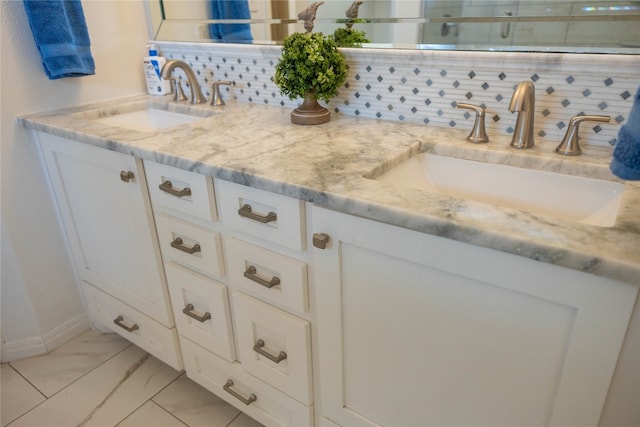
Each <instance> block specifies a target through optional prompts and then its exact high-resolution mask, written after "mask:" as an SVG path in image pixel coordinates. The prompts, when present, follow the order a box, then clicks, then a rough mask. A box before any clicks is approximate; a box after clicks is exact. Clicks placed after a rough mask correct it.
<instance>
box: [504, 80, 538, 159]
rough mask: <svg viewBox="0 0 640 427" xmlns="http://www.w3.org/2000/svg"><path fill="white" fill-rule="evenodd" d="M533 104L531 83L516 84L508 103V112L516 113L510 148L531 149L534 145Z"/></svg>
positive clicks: (533, 93)
mask: <svg viewBox="0 0 640 427" xmlns="http://www.w3.org/2000/svg"><path fill="white" fill-rule="evenodd" d="M535 102H536V100H535V86H534V85H533V83H531V82H530V81H523V82H520V83H518V85H517V86H516V88H515V90H514V92H513V96H512V97H511V102H510V103H509V111H511V112H512V113H515V112H517V113H518V116H517V117H516V125H515V128H514V131H513V138H511V146H512V147H514V148H531V147H533V145H534V144H535V140H534V137H533V117H534V110H535Z"/></svg>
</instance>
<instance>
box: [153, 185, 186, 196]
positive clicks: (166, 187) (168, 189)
mask: <svg viewBox="0 0 640 427" xmlns="http://www.w3.org/2000/svg"><path fill="white" fill-rule="evenodd" d="M158 188H159V189H160V190H162V191H164V192H165V193H169V194H171V195H172V196H176V197H185V196H190V195H191V189H190V188H189V187H186V188H183V189H182V190H176V189H174V188H173V184H171V181H165V182H163V183H162V184H160V185H159V186H158Z"/></svg>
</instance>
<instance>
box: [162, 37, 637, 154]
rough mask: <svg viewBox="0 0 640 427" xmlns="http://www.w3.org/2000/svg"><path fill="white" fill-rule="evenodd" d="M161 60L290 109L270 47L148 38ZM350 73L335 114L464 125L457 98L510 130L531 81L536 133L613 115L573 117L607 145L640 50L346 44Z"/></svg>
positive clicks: (620, 118)
mask: <svg viewBox="0 0 640 427" xmlns="http://www.w3.org/2000/svg"><path fill="white" fill-rule="evenodd" d="M156 45H157V46H158V47H159V49H160V51H161V52H162V54H163V55H164V56H166V57H167V58H169V59H183V60H185V61H186V62H187V63H188V64H189V65H190V66H191V67H192V68H193V69H194V70H195V71H196V73H197V75H198V78H199V80H200V84H201V85H202V88H203V92H204V93H205V94H206V95H207V97H210V96H211V95H210V93H211V84H212V83H213V82H214V81H218V80H228V81H231V82H232V85H231V86H224V87H222V88H221V90H222V94H223V98H225V99H227V100H229V99H232V100H235V101H236V102H254V103H261V104H265V105H275V106H282V107H284V108H295V107H297V106H298V105H299V104H300V102H301V101H300V100H289V99H288V98H287V97H284V96H282V95H281V94H280V91H279V89H278V88H277V86H276V85H275V84H274V83H273V82H272V81H271V77H272V76H273V74H274V67H275V64H276V63H277V62H278V59H279V57H280V48H279V47H277V46H243V45H223V44H205V43H175V42H156ZM343 52H344V53H345V56H346V58H347V62H348V64H349V75H348V77H347V80H346V81H345V83H344V85H343V87H342V88H341V89H340V92H339V94H338V96H337V97H336V98H334V99H332V100H331V101H330V102H329V104H328V105H327V106H328V108H329V109H330V110H331V111H332V113H334V114H346V115H350V116H360V117H368V118H374V119H375V118H377V119H380V120H391V121H407V122H412V123H424V124H425V125H427V126H439V127H455V128H462V129H471V127H472V125H473V121H474V115H473V113H472V112H470V111H468V110H461V109H457V108H456V105H457V103H458V102H466V103H471V104H477V105H482V106H484V107H485V108H486V127H487V133H488V134H489V137H490V138H491V135H492V134H494V135H495V134H504V133H512V132H513V126H514V124H515V120H516V114H515V113H513V114H512V113H511V112H509V110H508V106H509V101H510V100H511V94H512V93H513V88H514V87H515V85H516V84H517V83H518V82H520V81H523V80H530V81H531V82H533V83H534V85H535V87H536V93H535V95H536V108H535V134H536V135H537V138H542V139H546V140H550V141H554V140H555V141H558V142H560V141H561V140H562V137H563V136H564V133H565V132H566V127H567V125H568V123H569V119H570V118H571V117H572V116H575V115H578V114H600V115H607V116H610V117H611V123H610V124H607V123H604V124H603V123H588V122H585V123H583V124H582V125H581V126H580V129H581V131H580V136H581V143H582V144H594V145H603V146H608V145H614V144H615V141H616V137H617V134H618V130H619V128H620V126H621V125H622V124H624V121H625V120H626V116H627V115H628V114H629V112H630V110H631V105H632V102H633V95H634V94H635V92H636V90H637V88H638V86H640V56H638V55H602V54H600V55H598V54H553V53H508V52H455V51H410V50H377V49H344V50H343Z"/></svg>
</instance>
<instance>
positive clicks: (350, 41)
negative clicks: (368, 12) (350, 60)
mask: <svg viewBox="0 0 640 427" xmlns="http://www.w3.org/2000/svg"><path fill="white" fill-rule="evenodd" d="M333 39H334V40H335V42H336V45H338V46H340V47H362V43H371V40H369V39H368V38H367V36H366V35H365V33H364V31H361V30H354V29H352V28H337V29H336V30H335V31H334V33H333Z"/></svg>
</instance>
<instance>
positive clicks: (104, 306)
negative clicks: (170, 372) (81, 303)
mask: <svg viewBox="0 0 640 427" xmlns="http://www.w3.org/2000/svg"><path fill="white" fill-rule="evenodd" d="M82 287H83V289H84V294H85V297H86V300H87V305H88V306H89V312H90V313H91V315H92V316H93V319H94V321H96V322H98V323H100V324H101V325H103V326H105V327H106V328H109V329H111V330H113V331H114V332H116V333H118V334H119V335H122V337H124V338H125V339H127V340H129V341H131V342H132V343H134V344H135V345H137V346H138V347H140V348H142V349H143V350H145V351H147V352H149V353H151V354H152V355H153V356H155V357H157V358H158V359H160V360H162V361H163V362H164V363H166V364H167V365H169V366H171V367H172V368H174V369H177V370H182V368H183V365H182V357H181V355H180V347H179V346H178V334H177V333H176V329H175V328H171V329H169V328H167V327H165V326H163V325H161V324H160V323H158V322H156V321H155V320H152V319H151V318H149V317H147V316H145V315H144V314H142V313H140V312H139V311H137V310H135V309H133V308H131V307H129V306H128V305H126V304H124V303H122V302H121V301H119V300H117V299H115V298H113V297H112V296H110V295H108V294H105V293H104V292H102V291H100V290H98V289H96V288H94V287H93V286H91V285H90V284H88V283H86V282H83V284H82Z"/></svg>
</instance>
